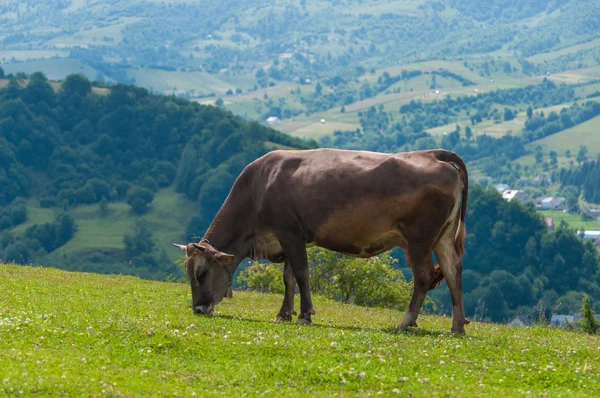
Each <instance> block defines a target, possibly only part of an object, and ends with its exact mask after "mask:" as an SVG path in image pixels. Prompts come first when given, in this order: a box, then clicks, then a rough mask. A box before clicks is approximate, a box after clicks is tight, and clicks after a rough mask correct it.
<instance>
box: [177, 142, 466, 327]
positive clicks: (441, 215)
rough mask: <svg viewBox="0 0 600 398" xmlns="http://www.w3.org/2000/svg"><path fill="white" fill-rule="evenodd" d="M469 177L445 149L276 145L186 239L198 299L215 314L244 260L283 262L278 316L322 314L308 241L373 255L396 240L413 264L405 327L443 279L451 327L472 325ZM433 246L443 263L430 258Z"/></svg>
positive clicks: (199, 308) (306, 318)
mask: <svg viewBox="0 0 600 398" xmlns="http://www.w3.org/2000/svg"><path fill="white" fill-rule="evenodd" d="M467 192H468V179H467V169H466V167H465V164H464V162H463V160H462V159H461V158H460V157H459V156H458V155H457V154H455V153H453V152H450V151H446V150H431V151H417V152H407V153H397V154H383V153H374V152H366V151H347V150H336V149H316V150H307V151H274V152H270V153H268V154H267V155H265V156H263V157H261V158H259V159H257V160H255V161H254V162H252V163H251V164H249V165H248V166H247V167H246V168H245V169H244V170H243V171H242V173H241V174H240V176H239V177H238V178H237V180H236V181H235V183H234V184H233V188H232V189H231V192H230V193H229V196H228V197H227V199H226V200H225V203H223V206H222V207H221V209H220V210H219V212H218V213H217V215H216V216H215V219H214V220H213V222H212V224H211V225H210V227H209V228H208V230H207V232H206V234H205V236H204V238H203V239H202V240H201V241H200V242H199V243H190V244H188V245H187V246H183V245H175V246H177V247H179V248H180V249H182V250H184V251H185V252H186V256H187V259H186V263H185V265H186V270H187V274H188V276H189V277H190V280H191V286H192V304H193V308H194V311H195V312H197V313H203V314H210V313H212V311H213V309H214V306H215V305H216V304H218V303H219V302H220V301H221V300H222V299H223V297H224V296H225V295H226V294H227V292H228V287H229V286H231V281H232V276H233V273H234V272H235V270H236V268H237V266H238V265H239V263H240V262H241V261H242V260H243V259H245V258H246V257H250V258H252V259H255V260H258V259H266V260H269V261H271V262H284V263H285V265H284V275H283V281H284V284H285V296H284V299H283V304H282V306H281V310H280V311H279V314H278V315H277V319H278V320H285V321H287V320H291V317H292V315H293V314H295V312H294V289H295V285H296V283H297V284H298V288H299V290H300V315H299V316H298V322H300V323H310V322H311V315H313V314H315V311H314V309H313V304H312V300H311V296H310V291H309V275H308V264H307V259H306V248H307V246H310V245H317V246H320V247H323V248H326V249H329V250H334V251H336V252H339V253H344V254H349V255H351V256H356V257H362V258H367V257H371V256H375V255H377V254H379V253H382V252H384V251H386V250H390V249H392V248H394V247H396V246H400V247H401V248H402V249H403V250H404V251H405V253H406V259H407V263H408V265H409V266H410V267H411V268H412V270H413V275H414V291H413V295H412V299H411V301H410V304H409V307H408V310H407V311H406V314H405V315H404V318H403V319H402V322H401V324H400V327H401V328H406V327H410V326H416V320H417V316H418V314H419V311H420V309H421V304H422V303H423V300H424V299H425V296H426V295H427V292H428V291H429V290H430V289H431V288H433V287H435V286H436V285H437V284H439V282H441V280H442V279H443V278H444V277H445V278H446V280H447V283H448V287H449V289H450V293H451V296H452V331H453V332H459V333H464V325H465V324H467V323H469V321H468V320H467V318H466V317H465V313H464V306H463V298H462V277H461V274H462V254H463V245H464V238H465V225H464V220H465V212H466V207H467ZM432 251H433V252H434V253H435V255H436V257H437V259H438V261H439V267H435V268H434V265H433V261H432V255H431V253H432Z"/></svg>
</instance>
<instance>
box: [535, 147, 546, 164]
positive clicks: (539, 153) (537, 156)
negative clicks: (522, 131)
mask: <svg viewBox="0 0 600 398" xmlns="http://www.w3.org/2000/svg"><path fill="white" fill-rule="evenodd" d="M543 160H544V153H543V152H542V147H541V146H539V145H538V146H537V147H536V148H535V163H537V164H541V163H542V161H543Z"/></svg>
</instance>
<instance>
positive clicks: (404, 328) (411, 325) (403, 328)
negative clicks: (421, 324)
mask: <svg viewBox="0 0 600 398" xmlns="http://www.w3.org/2000/svg"><path fill="white" fill-rule="evenodd" d="M416 327H418V326H417V322H411V323H408V324H406V325H403V324H402V323H401V324H400V325H398V329H397V330H398V331H399V332H404V331H407V330H410V329H412V328H416Z"/></svg>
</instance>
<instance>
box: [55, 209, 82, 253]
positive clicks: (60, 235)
mask: <svg viewBox="0 0 600 398" xmlns="http://www.w3.org/2000/svg"><path fill="white" fill-rule="evenodd" d="M57 221H58V225H57V227H56V244H55V247H61V246H62V245H64V244H65V243H67V242H68V241H70V240H71V239H72V238H73V236H74V235H75V232H76V231H77V225H76V224H75V219H73V217H71V216H70V215H69V214H63V215H62V216H60V217H59V219H58V220H57Z"/></svg>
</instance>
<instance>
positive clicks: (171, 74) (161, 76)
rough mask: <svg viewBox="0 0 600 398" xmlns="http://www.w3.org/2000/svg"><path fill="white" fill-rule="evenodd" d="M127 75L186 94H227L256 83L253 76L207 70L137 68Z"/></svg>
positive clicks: (141, 82)
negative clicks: (228, 91) (214, 73)
mask: <svg viewBox="0 0 600 398" xmlns="http://www.w3.org/2000/svg"><path fill="white" fill-rule="evenodd" d="M127 75H128V76H129V77H133V78H135V81H136V84H137V85H140V86H143V87H147V88H150V89H152V90H153V91H156V92H160V93H171V92H175V93H179V94H184V93H186V92H187V91H189V90H195V91H196V92H197V93H198V94H201V93H203V94H209V93H215V95H217V97H223V96H225V93H226V92H227V90H232V91H235V89H236V88H241V89H243V90H244V91H246V90H247V89H249V88H250V87H252V85H253V84H254V83H255V79H254V77H253V76H227V75H213V74H210V73H207V72H181V71H166V70H162V69H149V68H136V69H130V70H128V73H127Z"/></svg>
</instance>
